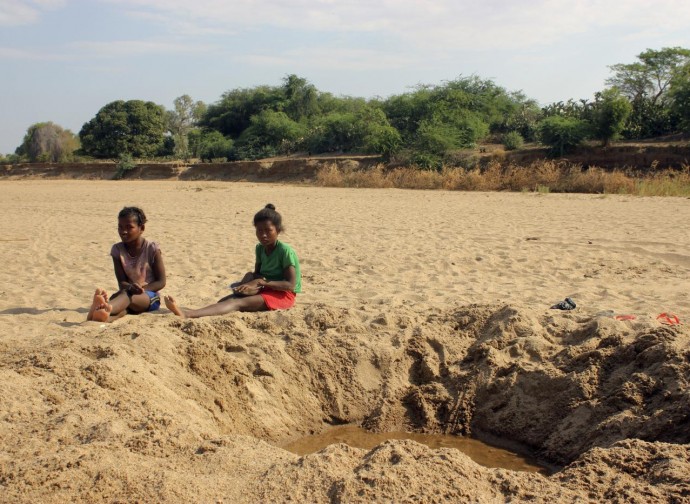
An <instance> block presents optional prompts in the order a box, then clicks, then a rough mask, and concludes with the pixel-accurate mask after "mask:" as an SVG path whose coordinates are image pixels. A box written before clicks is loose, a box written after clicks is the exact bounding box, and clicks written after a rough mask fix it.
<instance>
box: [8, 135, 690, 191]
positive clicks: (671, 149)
mask: <svg viewBox="0 0 690 504" xmlns="http://www.w3.org/2000/svg"><path fill="white" fill-rule="evenodd" d="M494 147H495V148H489V149H482V151H483V152H480V153H479V154H477V153H473V152H471V151H468V152H464V151H463V153H461V154H459V156H458V158H457V160H456V161H457V162H458V163H460V164H461V165H462V164H463V163H467V162H469V161H468V160H469V159H470V158H473V157H475V156H476V158H475V161H474V162H476V161H478V162H479V164H480V165H482V166H484V165H487V164H488V163H490V162H492V161H498V162H501V163H506V164H516V165H519V166H522V165H524V166H528V165H530V164H531V163H534V162H535V161H539V160H541V159H545V158H547V157H548V152H547V149H543V148H531V149H524V150H519V151H513V152H505V151H503V149H502V148H501V147H500V146H494ZM463 160H464V161H463ZM562 160H563V161H566V162H568V163H572V164H575V165H581V166H584V167H588V166H597V167H600V168H604V169H614V168H621V169H623V168H624V169H632V170H636V171H639V172H648V171H650V170H654V169H656V168H673V169H679V168H682V167H684V166H688V165H690V145H685V144H678V145H657V144H643V143H641V144H630V145H613V146H610V147H606V148H603V147H587V146H585V147H581V148H579V149H578V150H577V151H576V152H574V153H572V154H570V155H568V156H566V157H564V158H562ZM381 163H382V160H381V158H379V157H377V156H348V157H342V156H340V157H305V158H297V157H295V158H283V159H270V160H262V161H235V162H228V163H195V164H185V163H183V162H171V163H142V164H138V165H136V167H135V168H134V169H132V170H130V171H128V172H126V173H125V174H124V175H123V177H122V178H125V179H130V180H131V179H140V180H227V181H252V182H254V181H264V182H310V181H313V180H314V178H315V176H316V173H317V171H318V170H319V169H320V168H322V167H323V166H326V165H334V164H335V165H336V166H337V167H338V168H339V169H340V170H341V171H344V172H347V171H351V170H352V171H354V170H366V169H367V168H370V167H372V166H375V165H378V164H381ZM389 167H390V168H394V167H399V165H397V164H395V163H391V164H389ZM117 171H118V170H117V165H116V163H114V162H103V163H60V164H58V163H55V164H53V163H21V164H16V165H0V178H9V179H21V178H32V179H37V178H46V179H50V178H63V179H83V180H109V179H112V178H114V177H115V175H116V173H117Z"/></svg>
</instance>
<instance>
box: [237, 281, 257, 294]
mask: <svg viewBox="0 0 690 504" xmlns="http://www.w3.org/2000/svg"><path fill="white" fill-rule="evenodd" d="M234 292H236V293H237V294H244V295H245V296H253V295H255V294H258V293H259V292H261V287H259V286H258V285H251V284H243V285H240V286H239V287H237V288H236V289H235V290H234Z"/></svg>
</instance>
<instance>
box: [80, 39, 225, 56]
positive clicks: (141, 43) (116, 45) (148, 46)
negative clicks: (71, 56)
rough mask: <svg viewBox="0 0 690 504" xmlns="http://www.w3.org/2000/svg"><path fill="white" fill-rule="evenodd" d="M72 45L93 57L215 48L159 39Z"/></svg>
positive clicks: (200, 50)
mask: <svg viewBox="0 0 690 504" xmlns="http://www.w3.org/2000/svg"><path fill="white" fill-rule="evenodd" d="M70 47H71V48H72V49H74V50H75V51H76V52H79V53H81V54H88V55H90V56H92V57H101V58H116V57H120V56H141V55H149V54H187V53H195V52H205V51H211V50H214V49H215V47H214V46H211V45H208V44H191V43H188V42H184V43H183V42H170V41H159V40H114V41H108V42H96V41H82V42H73V43H72V44H70Z"/></svg>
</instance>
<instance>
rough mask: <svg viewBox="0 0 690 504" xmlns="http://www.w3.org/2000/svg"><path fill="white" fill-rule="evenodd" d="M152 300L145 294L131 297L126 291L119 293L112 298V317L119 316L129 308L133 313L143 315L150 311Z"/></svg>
mask: <svg viewBox="0 0 690 504" xmlns="http://www.w3.org/2000/svg"><path fill="white" fill-rule="evenodd" d="M150 304H151V298H150V297H149V296H148V294H146V293H145V292H142V293H141V294H134V295H132V297H129V296H128V295H127V293H126V292H125V291H118V292H116V293H115V294H113V295H112V297H111V298H110V306H111V307H112V312H111V315H118V314H119V313H122V312H124V311H125V310H127V308H129V309H130V310H131V311H133V312H137V313H142V312H145V311H147V310H148V309H149V305H150Z"/></svg>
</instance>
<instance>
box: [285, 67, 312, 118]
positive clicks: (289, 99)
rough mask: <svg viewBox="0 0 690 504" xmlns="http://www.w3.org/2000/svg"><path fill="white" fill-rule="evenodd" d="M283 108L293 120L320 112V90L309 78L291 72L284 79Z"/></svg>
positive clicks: (309, 116)
mask: <svg viewBox="0 0 690 504" xmlns="http://www.w3.org/2000/svg"><path fill="white" fill-rule="evenodd" d="M282 89H283V94H284V104H283V106H282V110H283V111H284V112H285V113H286V114H287V116H288V117H289V118H290V119H292V120H293V121H301V120H303V119H309V118H311V117H314V116H315V115H317V114H318V113H319V110H320V106H319V92H318V91H317V90H316V88H315V87H314V85H313V84H311V83H309V81H307V79H303V78H301V77H298V76H297V75H294V74H291V75H288V76H287V77H285V78H284V79H283V88H282Z"/></svg>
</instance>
